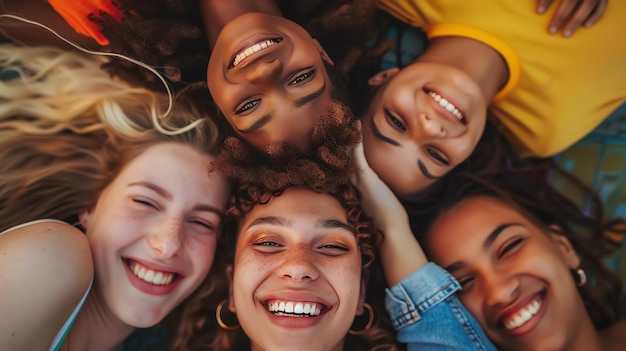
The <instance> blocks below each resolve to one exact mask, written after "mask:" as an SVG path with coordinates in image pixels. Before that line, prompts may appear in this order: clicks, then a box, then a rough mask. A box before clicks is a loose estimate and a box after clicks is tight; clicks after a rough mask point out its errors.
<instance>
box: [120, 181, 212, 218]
mask: <svg viewBox="0 0 626 351" xmlns="http://www.w3.org/2000/svg"><path fill="white" fill-rule="evenodd" d="M128 186H142V187H146V188H148V189H150V190H152V191H154V192H155V193H157V194H159V195H160V196H162V197H164V198H165V199H167V200H168V201H172V199H173V198H174V197H173V196H172V193H170V192H169V191H167V190H165V189H163V188H161V187H160V186H158V185H156V184H154V183H150V182H146V181H139V182H132V183H129V184H128ZM193 210H194V211H207V212H213V213H215V214H217V215H218V216H220V217H221V216H222V215H223V212H222V210H220V209H219V208H217V207H214V206H211V205H209V204H199V205H196V206H194V208H193Z"/></svg>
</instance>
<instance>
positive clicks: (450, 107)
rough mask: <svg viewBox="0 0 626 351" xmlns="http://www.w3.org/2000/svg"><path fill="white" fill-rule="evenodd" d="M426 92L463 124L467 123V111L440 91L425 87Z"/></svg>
mask: <svg viewBox="0 0 626 351" xmlns="http://www.w3.org/2000/svg"><path fill="white" fill-rule="evenodd" d="M424 92H426V94H428V96H429V97H430V98H431V99H433V101H434V102H435V103H436V104H438V105H439V106H441V107H442V108H443V109H444V110H445V111H447V112H449V113H450V114H451V115H452V116H453V117H455V118H456V119H457V120H459V121H460V122H461V123H463V124H467V119H466V118H465V113H463V112H462V111H461V109H459V108H458V107H457V106H456V105H455V104H454V103H453V102H452V101H450V99H447V98H445V97H443V96H441V95H440V94H439V93H437V92H435V91H433V90H430V89H426V88H424Z"/></svg>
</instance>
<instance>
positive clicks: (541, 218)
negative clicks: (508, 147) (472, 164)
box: [414, 166, 626, 329]
mask: <svg viewBox="0 0 626 351" xmlns="http://www.w3.org/2000/svg"><path fill="white" fill-rule="evenodd" d="M545 175H546V169H545V167H544V166H541V167H540V166H537V167H529V168H526V169H523V170H522V169H514V168H508V169H501V170H498V171H492V172H488V173H483V174H480V175H477V174H472V173H458V174H455V175H454V176H453V177H452V182H451V184H453V186H450V187H448V188H447V189H446V191H443V192H441V193H440V198H439V205H438V206H433V208H431V211H430V214H426V213H423V214H422V216H421V217H419V218H414V221H416V222H418V224H417V225H418V226H419V227H420V228H421V230H420V231H419V233H421V234H419V235H418V240H420V242H422V243H424V245H423V246H424V248H425V249H426V251H428V228H429V227H430V226H431V224H432V223H433V222H434V221H435V220H436V219H437V218H438V217H439V216H440V215H441V214H442V213H444V212H446V211H448V210H450V209H451V208H452V207H454V206H455V205H457V204H458V203H460V202H462V201H464V200H466V199H468V198H472V197H477V196H489V197H492V198H495V199H498V200H501V201H503V202H505V203H508V204H511V205H513V206H514V208H517V209H519V210H520V211H521V212H522V213H524V214H525V215H526V216H527V217H528V218H529V219H530V220H532V221H534V222H535V223H537V224H538V225H539V226H540V227H542V228H544V229H545V230H546V231H548V230H550V229H549V228H550V226H551V225H557V226H558V227H559V228H560V229H561V230H562V231H560V232H558V233H557V234H560V235H564V236H566V237H567V238H568V239H569V240H570V242H571V243H572V245H573V246H574V249H575V250H576V252H577V253H578V255H579V257H580V258H581V268H583V269H584V270H585V271H586V272H587V273H588V274H589V275H590V276H591V277H593V278H592V279H589V280H588V282H590V283H588V284H587V285H586V286H585V287H582V288H580V289H579V292H580V293H581V296H582V298H583V301H584V303H585V306H586V307H587V311H588V312H589V314H590V316H591V319H592V321H593V322H594V324H595V325H596V327H597V328H599V329H601V328H604V327H606V326H609V325H611V324H613V323H615V322H617V321H618V320H619V319H621V318H622V317H623V316H624V312H625V310H624V295H623V292H622V283H621V281H620V280H619V278H618V277H616V275H615V274H614V273H613V272H611V271H610V270H609V269H608V268H607V267H606V266H605V265H604V264H603V262H602V258H603V257H606V256H607V255H609V254H611V253H612V252H614V250H615V249H616V248H618V247H619V246H620V241H621V240H622V238H623V237H624V235H626V224H625V223H624V221H623V219H622V218H619V219H613V220H605V219H604V218H603V215H602V214H603V212H602V203H601V202H600V201H599V198H598V197H596V198H594V200H595V201H596V203H595V204H596V208H595V211H593V212H591V213H585V212H583V211H582V210H581V208H580V207H579V206H578V205H577V204H576V203H574V202H573V201H571V200H570V199H569V198H568V197H566V196H565V195H564V194H561V193H560V192H558V191H557V190H556V189H555V188H553V187H552V186H551V185H550V184H549V182H548V181H547V179H546V177H545ZM570 180H571V181H575V180H576V179H575V178H573V176H570ZM578 185H579V186H581V187H583V186H584V185H583V184H582V183H578ZM591 282H593V283H591Z"/></svg>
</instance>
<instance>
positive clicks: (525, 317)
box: [504, 300, 541, 329]
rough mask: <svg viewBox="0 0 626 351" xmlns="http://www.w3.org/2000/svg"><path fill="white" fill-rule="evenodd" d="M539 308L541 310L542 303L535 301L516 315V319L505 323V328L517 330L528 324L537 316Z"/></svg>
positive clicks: (510, 319)
mask: <svg viewBox="0 0 626 351" xmlns="http://www.w3.org/2000/svg"><path fill="white" fill-rule="evenodd" d="M539 308H541V301H539V300H534V301H533V302H531V303H530V304H528V306H526V307H525V308H524V309H522V310H521V311H519V312H518V313H517V315H515V317H513V318H509V320H507V321H505V322H504V326H505V327H506V328H507V329H515V328H519V327H521V326H522V325H524V324H525V323H526V322H528V321H529V320H530V319H531V318H532V317H533V316H534V315H535V314H537V312H538V311H539Z"/></svg>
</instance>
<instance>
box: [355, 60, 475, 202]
mask: <svg viewBox="0 0 626 351" xmlns="http://www.w3.org/2000/svg"><path fill="white" fill-rule="evenodd" d="M385 74H386V73H385V72H383V73H381V74H380V75H379V76H378V77H379V78H380V77H385ZM375 78H376V77H375ZM375 78H374V80H376V79H375ZM387 79H388V81H386V82H385V83H384V85H383V86H381V87H380V90H379V91H378V92H377V94H376V96H375V97H374V99H373V100H372V102H371V105H370V107H369V110H368V112H367V113H366V115H365V117H364V118H365V121H364V127H363V148H364V151H365V156H366V158H367V161H368V163H369V165H370V166H371V167H372V169H373V170H374V171H375V172H376V173H377V174H378V175H379V176H380V178H381V179H382V180H383V181H384V182H385V183H386V184H387V185H388V186H389V187H390V188H391V190H393V191H394V192H395V193H396V194H398V195H400V196H407V195H410V194H413V193H415V192H417V191H419V190H422V189H424V188H425V187H427V186H428V185H430V184H432V183H433V182H434V181H435V180H437V179H438V178H440V177H442V176H443V175H445V174H446V173H447V172H449V171H450V170H451V169H453V168H454V167H455V166H456V165H458V164H459V163H461V162H462V161H464V160H465V159H467V157H468V156H469V155H470V154H471V152H472V151H473V150H474V148H475V147H476V144H477V143H478V140H479V139H480V136H481V135H482V132H483V130H484V128H485V123H486V115H487V110H486V109H487V104H486V103H485V101H484V97H483V94H482V91H481V90H480V88H479V86H478V85H477V84H476V82H474V81H473V80H472V79H471V78H470V77H469V76H468V75H466V74H465V73H463V72H462V71H460V70H458V69H456V68H453V67H451V66H448V65H443V64H436V63H424V62H416V63H413V64H411V65H409V66H407V67H406V68H404V69H402V70H400V71H399V72H398V73H395V74H393V75H392V76H391V77H390V78H387ZM381 80H382V78H381Z"/></svg>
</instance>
